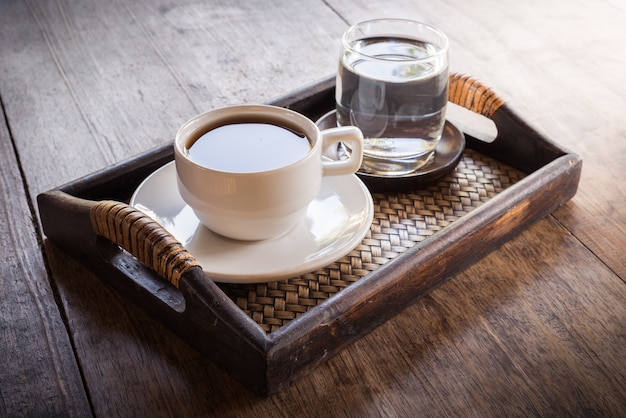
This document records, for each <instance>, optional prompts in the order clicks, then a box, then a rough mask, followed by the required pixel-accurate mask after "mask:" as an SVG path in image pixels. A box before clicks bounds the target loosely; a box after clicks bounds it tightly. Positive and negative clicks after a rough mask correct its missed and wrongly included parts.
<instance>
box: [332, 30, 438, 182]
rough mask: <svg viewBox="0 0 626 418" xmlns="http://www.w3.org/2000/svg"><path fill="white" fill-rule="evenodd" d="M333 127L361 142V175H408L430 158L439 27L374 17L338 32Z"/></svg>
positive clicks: (433, 138) (435, 122) (434, 125)
mask: <svg viewBox="0 0 626 418" xmlns="http://www.w3.org/2000/svg"><path fill="white" fill-rule="evenodd" d="M336 102H337V107H336V110H337V125H338V126H346V125H353V126H357V127H359V128H360V129H361V131H362V132H363V135H364V137H365V143H364V159H363V166H362V170H364V171H368V172H372V173H375V174H378V175H383V176H386V175H388V176H393V175H402V174H407V173H411V172H414V171H416V170H419V169H420V168H422V167H424V166H426V165H427V164H428V163H429V162H431V161H432V160H433V157H434V152H435V148H436V146H437V143H438V142H439V140H440V138H441V135H442V132H443V127H444V124H445V116H446V115H445V114H446V104H447V102H448V39H447V37H446V35H445V34H444V33H443V32H441V31H440V30H439V29H437V28H435V27H433V26H430V25H427V24H424V23H420V22H415V21H411V20H403V19H377V20H370V21H366V22H362V23H358V24H356V25H354V26H351V27H350V28H348V29H347V30H346V32H345V33H344V34H343V37H342V48H341V55H340V59H339V70H338V73H337V90H336Z"/></svg>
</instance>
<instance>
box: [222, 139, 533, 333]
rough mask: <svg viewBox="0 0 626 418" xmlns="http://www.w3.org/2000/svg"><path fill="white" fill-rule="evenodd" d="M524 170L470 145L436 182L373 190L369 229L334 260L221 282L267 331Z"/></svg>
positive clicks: (512, 180) (478, 202)
mask: <svg viewBox="0 0 626 418" xmlns="http://www.w3.org/2000/svg"><path fill="white" fill-rule="evenodd" d="M523 176H524V175H523V173H522V172H520V171H519V170H516V169H514V168H511V167H509V166H507V165H506V164H503V163H501V162H499V161H496V160H494V159H493V158H489V157H486V156H484V155H481V154H479V153H478V152H476V151H473V150H471V149H467V150H466V151H465V152H464V154H463V157H462V159H461V161H460V162H459V165H458V166H457V167H456V169H455V170H454V171H453V172H452V173H450V174H449V175H448V176H447V177H445V178H444V179H443V180H440V181H439V182H438V183H437V184H435V185H433V186H429V187H426V188H423V189H421V190H415V191H414V192H407V193H373V194H372V197H373V199H374V220H373V222H372V227H371V229H370V231H369V232H368V234H367V235H366V236H365V238H364V239H363V241H362V242H361V244H360V245H359V246H358V247H356V248H355V249H354V250H353V251H352V252H351V253H350V254H348V255H347V256H345V257H343V258H341V259H340V260H337V261H336V262H335V263H332V264H330V265H328V266H326V267H324V268H322V269H319V270H317V271H314V272H311V273H307V274H303V275H301V276H299V277H294V278H291V279H287V280H282V281H278V282H271V283H260V284H218V286H219V287H220V288H221V289H222V290H223V291H224V293H225V294H226V295H228V296H229V297H230V298H231V299H232V300H233V302H235V303H236V304H237V306H239V307H240V308H241V309H242V310H243V311H244V312H245V313H246V314H247V315H248V316H250V317H251V318H252V319H253V320H254V321H255V322H256V323H257V324H259V325H260V326H261V327H262V328H263V329H264V330H265V331H266V332H274V331H276V330H278V329H279V328H280V327H281V326H283V325H284V324H286V323H288V322H290V321H291V320H293V319H295V318H297V317H298V316H300V315H302V314H304V313H305V312H307V311H308V310H309V309H311V308H312V307H314V306H316V305H319V304H320V303H322V302H324V301H325V300H326V299H328V298H330V297H332V296H333V295H335V294H336V293H338V292H340V291H341V290H343V289H345V288H346V287H348V286H350V285H351V284H352V283H354V282H356V281H357V280H359V279H360V278H361V277H363V276H365V275H367V274H369V273H370V272H372V271H374V270H376V269H378V268H379V267H381V266H383V265H385V264H387V263H388V262H390V261H391V260H393V259H394V258H396V257H397V256H398V255H399V254H402V253H404V252H405V251H406V250H408V249H409V248H411V247H413V246H414V245H415V244H417V243H419V242H422V241H424V240H425V239H427V238H429V237H431V236H433V235H434V234H436V233H437V232H438V231H440V230H442V229H443V228H445V227H446V226H448V225H450V224H451V223H453V222H455V221H457V220H458V219H459V218H460V217H461V216H463V215H465V214H467V213H469V212H470V211H472V210H474V209H476V208H477V207H479V206H480V205H482V204H483V203H484V202H486V201H488V200H489V199H491V198H492V197H494V196H495V195H497V194H498V193H500V192H501V191H503V190H504V189H506V188H508V187H509V186H511V185H513V184H515V183H517V181H519V180H520V179H521V178H522V177H523Z"/></svg>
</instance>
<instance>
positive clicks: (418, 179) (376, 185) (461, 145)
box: [316, 110, 465, 192]
mask: <svg viewBox="0 0 626 418" xmlns="http://www.w3.org/2000/svg"><path fill="white" fill-rule="evenodd" d="M316 124H317V126H318V127H319V128H320V129H329V128H334V127H336V126H337V119H336V114H335V111H334V110H333V111H330V112H328V113H326V114H325V115H324V116H322V117H321V118H319V119H318V120H317V122H316ZM464 149H465V135H464V134H463V132H461V131H460V130H459V129H458V128H457V127H456V126H454V125H453V124H452V123H450V122H449V121H446V124H445V126H444V128H443V135H442V137H441V140H440V141H439V143H438V144H437V148H436V149H435V158H434V159H433V161H432V162H431V163H430V164H428V165H427V166H426V167H423V168H421V169H419V170H417V171H415V172H412V173H408V174H402V175H397V176H396V175H393V174H391V175H390V174H386V175H385V176H380V175H377V174H374V173H368V172H366V171H363V170H359V171H358V172H357V173H356V174H357V176H358V177H359V178H360V179H361V180H363V183H365V185H366V186H367V187H368V189H370V191H371V192H385V191H408V190H415V189H419V188H423V187H425V186H427V185H430V184H433V183H436V182H437V181H439V180H441V179H442V178H443V177H445V176H447V175H448V174H449V173H450V172H451V171H452V170H454V168H455V167H456V166H457V164H458V163H459V161H460V160H461V157H462V155H463V150H464Z"/></svg>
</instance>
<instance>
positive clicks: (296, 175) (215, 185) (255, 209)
mask: <svg viewBox="0 0 626 418" xmlns="http://www.w3.org/2000/svg"><path fill="white" fill-rule="evenodd" d="M242 124H260V125H271V126H270V128H272V127H279V129H280V128H283V129H286V130H288V131H294V132H296V133H299V134H300V136H301V137H306V139H307V140H308V143H309V147H310V148H309V149H308V151H304V154H303V155H301V156H299V157H296V158H295V161H293V162H289V163H288V164H287V165H277V166H276V167H273V166H272V164H269V166H268V167H265V168H260V169H254V170H252V171H250V170H248V168H247V166H246V167H244V169H241V167H240V166H239V165H238V164H232V167H229V164H228V161H230V160H233V159H238V158H239V157H241V159H242V160H243V159H245V158H252V157H254V158H253V159H256V160H261V161H260V162H261V163H265V162H266V160H273V158H274V157H273V154H272V152H271V151H269V149H265V148H258V147H263V146H264V143H265V142H271V141H265V140H266V139H268V138H261V137H262V136H263V135H261V134H256V133H255V134H254V135H253V136H252V138H254V141H255V142H253V143H252V144H253V145H254V147H252V146H250V147H247V146H245V144H249V143H250V142H249V140H251V139H250V138H244V136H246V135H241V134H238V135H233V134H229V133H228V132H227V129H219V130H218V128H221V127H230V126H231V125H237V126H236V127H235V128H234V129H235V130H239V129H240V128H241V126H240V125H242ZM247 128H250V129H253V131H254V132H256V129H257V128H264V127H263V126H257V125H254V126H252V125H250V126H248V127H247ZM223 131H224V133H221V134H220V133H218V132H223ZM208 132H211V135H214V136H215V137H216V138H217V139H216V140H217V141H221V142H222V143H223V144H224V145H225V146H227V147H229V146H232V145H235V148H237V147H238V148H237V155H235V156H234V157H232V156H231V157H223V158H222V157H220V158H217V162H207V161H200V160H199V159H198V158H197V157H194V154H193V152H192V153H190V149H192V147H193V146H194V145H195V144H196V142H197V141H199V140H200V138H202V141H205V138H208V137H207V136H204V135H205V134H207V133H208ZM229 135H230V136H229ZM247 136H249V135H247ZM257 136H259V138H258V141H257ZM269 139H272V138H269ZM206 141H208V139H207V140H206ZM206 141H205V144H209V145H210V144H211V142H206ZM246 141H248V142H246ZM340 141H341V142H344V141H345V142H348V144H349V145H350V147H351V150H352V153H351V155H350V158H349V159H347V160H341V161H331V160H327V159H325V158H323V157H322V152H323V150H325V149H326V148H328V147H329V146H330V145H331V144H333V143H337V142H340ZM241 143H244V145H238V144H241ZM209 148H210V147H209ZM248 148H250V149H252V148H254V149H255V150H256V151H255V154H254V155H247V154H251V153H247V151H248ZM197 149H200V148H197ZM218 151H219V152H218ZM220 152H222V151H221V149H220V150H218V149H217V148H215V147H214V148H212V151H210V152H209V153H205V154H207V155H208V154H211V155H212V156H216V155H220V154H219V153H220ZM174 154H175V161H176V172H177V177H178V189H179V192H180V195H181V197H182V198H183V200H184V201H185V202H186V203H187V204H188V205H189V206H190V207H191V208H192V209H193V211H194V212H195V214H196V216H197V217H198V219H199V220H200V222H201V223H202V224H204V225H205V226H206V227H208V228H209V229H211V230H212V231H213V232H216V233H218V234H220V235H223V236H225V237H229V238H233V239H237V240H248V241H249V240H264V239H271V238H275V237H278V236H281V235H283V234H285V233H286V232H288V231H289V230H290V229H291V228H292V227H294V226H295V225H296V224H297V223H298V221H299V220H300V219H301V218H302V216H303V215H304V213H305V211H306V209H307V207H308V205H309V203H310V202H311V201H312V200H313V199H314V198H315V196H316V195H317V194H318V192H319V190H320V187H321V182H322V177H323V176H333V175H345V174H352V173H354V172H356V171H357V170H358V169H359V167H360V165H361V162H362V158H363V135H362V134H361V131H360V130H359V129H358V128H355V127H352V126H347V127H341V128H332V129H328V130H325V131H320V130H319V128H318V127H317V126H316V125H315V123H313V122H312V121H311V120H310V119H308V118H307V117H305V116H304V115H302V114H300V113H297V112H295V111H292V110H289V109H285V108H281V107H275V106H268V105H242V106H231V107H224V108H218V109H215V110H212V111H209V112H206V113H203V114H200V115H198V116H196V117H194V118H192V119H191V120H189V121H188V122H187V123H185V124H184V125H183V126H182V127H181V128H180V129H179V130H178V132H177V134H176V139H175V141H174ZM190 154H191V155H190ZM197 154H198V152H196V155H197ZM225 155H226V154H225ZM270 162H271V161H270ZM221 163H226V167H224V166H223V165H224V164H221ZM218 166H219V167H218Z"/></svg>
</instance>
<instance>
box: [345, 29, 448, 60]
mask: <svg viewBox="0 0 626 418" xmlns="http://www.w3.org/2000/svg"><path fill="white" fill-rule="evenodd" d="M382 23H389V24H401V25H405V26H419V27H423V28H426V29H427V30H429V31H430V32H432V33H434V34H436V35H437V36H439V37H440V38H441V41H442V42H441V45H440V44H439V43H436V45H437V48H438V51H437V52H436V53H434V54H432V55H429V56H427V57H423V58H414V59H407V60H403V62H423V61H430V60H433V59H436V58H438V57H440V56H442V55H447V54H448V48H449V41H448V37H447V36H446V34H445V33H444V32H443V31H442V30H441V29H439V28H437V27H436V26H433V25H430V24H428V23H424V22H420V21H417V20H410V19H399V18H384V19H370V20H364V21H362V22H359V23H355V24H354V25H352V26H350V27H348V28H347V29H346V30H345V31H344V33H343V35H342V36H341V44H342V46H343V48H344V50H348V51H350V53H352V54H356V55H360V56H362V57H366V58H367V59H368V60H370V61H380V62H398V61H397V60H391V59H386V58H380V57H376V56H372V55H369V54H364V53H363V52H361V51H359V50H356V49H354V48H353V46H352V45H351V43H354V42H355V41H358V40H361V39H367V37H360V38H354V39H352V40H351V41H348V36H349V35H351V34H353V33H355V32H356V31H357V30H358V29H359V28H361V27H364V26H367V25H372V24H382ZM388 36H393V35H391V34H390V35H388ZM397 36H398V37H400V36H403V35H400V34H398V35H397Z"/></svg>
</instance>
